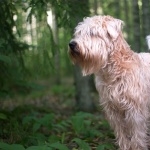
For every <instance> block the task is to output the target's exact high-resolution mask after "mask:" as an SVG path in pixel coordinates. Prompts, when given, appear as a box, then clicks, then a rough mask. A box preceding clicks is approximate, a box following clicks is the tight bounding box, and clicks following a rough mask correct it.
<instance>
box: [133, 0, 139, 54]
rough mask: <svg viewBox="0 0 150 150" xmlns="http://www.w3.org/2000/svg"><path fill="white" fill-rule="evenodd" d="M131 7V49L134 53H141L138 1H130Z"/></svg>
mask: <svg viewBox="0 0 150 150" xmlns="http://www.w3.org/2000/svg"><path fill="white" fill-rule="evenodd" d="M132 6H133V37H134V41H133V43H132V44H133V48H134V50H135V51H137V52H140V51H141V40H140V36H141V30H140V13H139V5H138V0H132Z"/></svg>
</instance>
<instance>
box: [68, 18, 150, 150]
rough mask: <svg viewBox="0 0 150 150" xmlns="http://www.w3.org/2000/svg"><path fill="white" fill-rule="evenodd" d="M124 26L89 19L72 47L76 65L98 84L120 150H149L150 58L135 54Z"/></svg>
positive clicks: (80, 27)
mask: <svg viewBox="0 0 150 150" xmlns="http://www.w3.org/2000/svg"><path fill="white" fill-rule="evenodd" d="M122 24H123V22H122V21H121V20H119V19H115V18H113V17H111V16H94V17H87V18H85V19H84V20H83V22H80V23H79V24H78V25H77V27H76V28H75V33H74V37H73V39H72V40H71V41H70V43H69V55H70V57H71V59H72V61H73V62H74V63H76V64H78V65H79V66H81V68H82V72H83V75H90V74H95V83H96V88H97V91H98V92H99V95H100V102H101V105H102V106H103V108H104V111H105V113H106V117H107V120H108V121H109V123H110V125H111V126H112V128H113V129H114V132H115V136H116V140H117V143H118V145H119V147H120V150H148V145H149V137H148V131H149V125H148V124H149V116H150V111H149V103H150V54H148V53H140V54H138V53H136V52H134V51H132V50H131V48H130V46H129V45H128V44H127V42H126V41H125V39H124V38H123V34H122V31H121V29H122Z"/></svg>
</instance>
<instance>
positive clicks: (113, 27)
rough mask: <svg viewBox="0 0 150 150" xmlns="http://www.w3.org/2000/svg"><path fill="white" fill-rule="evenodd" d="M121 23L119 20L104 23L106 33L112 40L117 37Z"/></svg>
mask: <svg viewBox="0 0 150 150" xmlns="http://www.w3.org/2000/svg"><path fill="white" fill-rule="evenodd" d="M122 25H123V21H121V20H119V19H111V20H107V22H106V28H107V33H108V35H109V36H110V37H111V38H112V39H114V40H115V39H116V38H117V37H118V35H119V34H120V33H121V29H122Z"/></svg>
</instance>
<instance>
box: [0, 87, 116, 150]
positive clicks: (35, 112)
mask: <svg viewBox="0 0 150 150" xmlns="http://www.w3.org/2000/svg"><path fill="white" fill-rule="evenodd" d="M15 100H16V101H15ZM10 101H12V102H14V103H15V104H14V106H11V107H10V104H12V103H10ZM16 103H17V104H16ZM18 103H19V104H18ZM2 106H5V107H3V108H4V109H3V110H1V111H0V125H1V126H0V150H16V149H18V150H116V147H115V145H113V143H114V140H113V139H114V135H113V133H112V131H111V129H110V127H109V125H108V123H107V121H106V120H105V119H104V118H103V115H102V113H101V112H98V111H97V112H94V113H93V114H91V113H86V112H77V111H75V109H74V88H73V87H67V85H66V86H65V87H63V86H61V85H60V86H56V85H55V86H52V87H48V88H47V89H45V90H41V91H37V92H36V91H34V92H32V93H30V94H29V95H28V96H26V97H16V98H15V99H13V100H8V101H5V102H4V103H3V105H2Z"/></svg>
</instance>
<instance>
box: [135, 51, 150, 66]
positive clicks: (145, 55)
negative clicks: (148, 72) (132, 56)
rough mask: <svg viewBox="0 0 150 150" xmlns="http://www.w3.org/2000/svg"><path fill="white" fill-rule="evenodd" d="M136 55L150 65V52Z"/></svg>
mask: <svg viewBox="0 0 150 150" xmlns="http://www.w3.org/2000/svg"><path fill="white" fill-rule="evenodd" d="M138 56H139V58H140V60H141V62H142V63H144V64H145V65H148V66H150V53H139V54H138Z"/></svg>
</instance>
